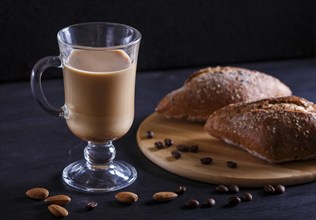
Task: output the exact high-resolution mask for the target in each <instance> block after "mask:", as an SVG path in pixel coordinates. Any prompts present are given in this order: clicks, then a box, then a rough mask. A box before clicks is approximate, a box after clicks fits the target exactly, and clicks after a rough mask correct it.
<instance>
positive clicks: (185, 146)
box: [177, 144, 189, 152]
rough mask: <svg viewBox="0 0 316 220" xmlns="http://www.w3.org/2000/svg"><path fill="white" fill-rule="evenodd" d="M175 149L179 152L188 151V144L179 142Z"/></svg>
mask: <svg viewBox="0 0 316 220" xmlns="http://www.w3.org/2000/svg"><path fill="white" fill-rule="evenodd" d="M177 150H178V151H181V152H188V151H189V146H188V145H185V144H179V145H178V146H177Z"/></svg>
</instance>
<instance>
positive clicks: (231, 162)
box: [226, 161, 237, 168]
mask: <svg viewBox="0 0 316 220" xmlns="http://www.w3.org/2000/svg"><path fill="white" fill-rule="evenodd" d="M226 165H227V166H228V167H229V168H236V167H237V163H236V162H234V161H227V162H226Z"/></svg>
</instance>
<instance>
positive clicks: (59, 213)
mask: <svg viewBox="0 0 316 220" xmlns="http://www.w3.org/2000/svg"><path fill="white" fill-rule="evenodd" d="M48 210H49V211H50V213H52V214H53V215H54V216H55V217H58V218H61V217H66V216H68V211H67V209H65V208H64V207H61V206H59V205H56V204H52V205H49V206H48Z"/></svg>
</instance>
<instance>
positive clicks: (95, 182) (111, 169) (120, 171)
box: [62, 160, 137, 193]
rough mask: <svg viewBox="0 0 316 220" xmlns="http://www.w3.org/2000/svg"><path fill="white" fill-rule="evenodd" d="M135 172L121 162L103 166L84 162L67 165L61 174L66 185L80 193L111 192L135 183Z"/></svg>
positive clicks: (132, 168) (131, 167) (128, 165)
mask: <svg viewBox="0 0 316 220" xmlns="http://www.w3.org/2000/svg"><path fill="white" fill-rule="evenodd" d="M136 178H137V172H136V170H135V168H134V167H133V166H131V165H130V164H128V163H126V162H123V161H116V160H115V161H112V162H110V163H108V164H106V165H104V166H97V167H96V166H91V165H89V163H87V161H86V160H80V161H76V162H74V163H71V164H69V165H68V166H67V167H66V168H65V169H64V171H63V173H62V179H63V181H64V182H65V183H66V185H68V186H70V187H72V188H74V189H76V190H78V191H82V192H95V193H98V192H100V193H101V192H111V191H116V190H119V189H122V188H125V187H127V186H129V185H131V184H132V183H134V182H135V180H136Z"/></svg>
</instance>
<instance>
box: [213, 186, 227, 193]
mask: <svg viewBox="0 0 316 220" xmlns="http://www.w3.org/2000/svg"><path fill="white" fill-rule="evenodd" d="M215 190H216V192H219V193H227V192H228V190H229V189H228V188H227V186H225V185H218V186H216V189H215Z"/></svg>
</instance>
